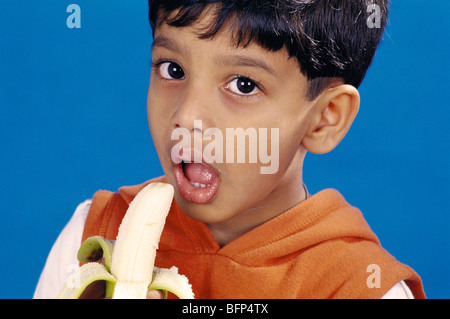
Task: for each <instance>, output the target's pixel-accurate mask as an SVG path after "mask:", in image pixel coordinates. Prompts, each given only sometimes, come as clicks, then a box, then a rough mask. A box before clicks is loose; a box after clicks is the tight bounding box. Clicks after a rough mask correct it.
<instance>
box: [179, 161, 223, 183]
mask: <svg viewBox="0 0 450 319" xmlns="http://www.w3.org/2000/svg"><path fill="white" fill-rule="evenodd" d="M184 175H185V176H186V178H187V179H188V180H190V181H191V182H194V183H202V184H205V185H208V184H211V183H212V182H213V181H214V180H215V179H216V177H217V175H216V173H214V172H213V171H212V170H211V169H210V168H209V167H208V166H206V165H203V164H199V163H186V164H185V165H184Z"/></svg>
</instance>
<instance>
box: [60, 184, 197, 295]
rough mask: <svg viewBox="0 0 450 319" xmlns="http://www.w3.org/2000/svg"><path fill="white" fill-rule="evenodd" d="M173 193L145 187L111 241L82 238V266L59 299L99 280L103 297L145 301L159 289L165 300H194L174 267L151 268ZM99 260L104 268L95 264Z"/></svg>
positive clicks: (165, 188) (160, 187)
mask: <svg viewBox="0 0 450 319" xmlns="http://www.w3.org/2000/svg"><path fill="white" fill-rule="evenodd" d="M173 193H174V190H173V187H172V186H171V185H170V184H166V183H151V184H149V185H147V186H146V187H145V188H144V189H143V190H142V191H140V192H139V194H138V195H137V196H136V197H135V198H134V200H133V201H132V202H131V203H130V206H129V208H128V210H127V213H126V214H125V217H124V218H123V220H122V223H121V225H120V227H119V233H118V235H117V238H116V240H115V241H112V240H108V239H105V238H103V237H100V236H94V237H90V238H88V239H86V240H85V241H84V242H83V244H82V245H81V247H80V249H79V251H78V256H77V257H78V259H79V260H80V261H81V262H86V264H84V265H83V266H81V267H80V268H78V269H77V270H76V271H75V272H74V273H73V274H72V275H71V276H69V277H68V278H67V280H66V283H65V286H64V287H63V289H62V290H61V292H60V294H59V295H58V298H60V299H76V298H79V297H80V295H81V294H82V293H83V291H84V289H85V288H86V287H87V286H88V285H90V284H91V283H93V282H95V281H99V280H101V281H105V282H106V294H105V297H107V298H110V297H111V298H113V299H145V298H146V296H147V291H148V290H151V289H160V290H162V291H163V292H164V295H165V296H166V297H167V293H168V292H172V293H173V294H175V295H176V296H177V297H178V298H180V299H193V298H194V293H193V292H192V287H191V285H190V284H189V281H188V278H187V277H186V276H184V275H180V274H178V269H177V268H176V267H172V268H170V269H164V268H158V267H154V263H155V257H156V250H157V249H158V243H159V239H160V237H161V233H162V230H163V228H164V224H165V220H166V217H167V214H168V212H169V209H170V205H171V203H172V199H173ZM102 259H103V262H104V265H102V264H100V263H98V261H100V260H102Z"/></svg>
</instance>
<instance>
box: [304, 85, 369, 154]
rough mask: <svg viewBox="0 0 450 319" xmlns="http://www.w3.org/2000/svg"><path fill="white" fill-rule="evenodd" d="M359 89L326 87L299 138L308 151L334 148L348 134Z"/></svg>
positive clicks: (347, 86) (356, 105) (358, 101)
mask: <svg viewBox="0 0 450 319" xmlns="http://www.w3.org/2000/svg"><path fill="white" fill-rule="evenodd" d="M359 103H360V97H359V92H358V90H357V89H356V88H355V87H354V86H351V85H347V84H343V85H339V86H337V87H334V88H331V89H328V90H326V91H325V92H323V93H322V94H321V96H320V97H319V98H318V99H317V101H316V102H315V104H316V105H315V109H316V111H315V113H314V114H313V115H312V118H311V121H310V124H311V125H310V126H309V128H308V130H307V132H306V133H305V136H304V137H303V140H302V145H303V147H305V148H306V150H308V151H309V152H311V153H315V154H325V153H328V152H330V151H331V150H333V149H334V148H335V147H336V146H337V145H338V144H339V143H340V141H341V140H342V139H343V138H344V136H345V135H346V134H347V132H348V130H349V129H350V126H351V125H352V123H353V121H354V119H355V117H356V114H357V113H358V110H359Z"/></svg>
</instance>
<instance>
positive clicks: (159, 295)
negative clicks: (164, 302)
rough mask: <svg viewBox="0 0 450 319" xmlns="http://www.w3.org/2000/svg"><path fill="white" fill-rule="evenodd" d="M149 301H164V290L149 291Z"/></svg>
mask: <svg viewBox="0 0 450 319" xmlns="http://www.w3.org/2000/svg"><path fill="white" fill-rule="evenodd" d="M147 299H164V292H162V290H156V289H155V290H149V291H148V292H147Z"/></svg>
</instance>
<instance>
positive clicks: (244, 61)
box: [152, 35, 275, 75]
mask: <svg viewBox="0 0 450 319" xmlns="http://www.w3.org/2000/svg"><path fill="white" fill-rule="evenodd" d="M154 47H161V48H165V49H167V50H170V51H173V52H176V53H181V52H182V51H183V50H182V49H181V47H180V46H179V45H178V44H177V43H176V42H175V41H173V40H171V39H169V38H167V37H165V36H162V35H160V36H157V37H156V38H155V39H154V40H153V44H152V48H154ZM218 62H220V63H223V64H227V65H232V66H243V67H253V68H258V69H261V70H264V71H266V72H267V73H269V74H271V75H275V71H274V69H273V68H271V67H270V66H269V65H268V64H267V63H266V62H265V61H263V60H261V59H257V58H253V57H249V56H246V55H234V54H233V55H225V56H220V57H219V59H218Z"/></svg>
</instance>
